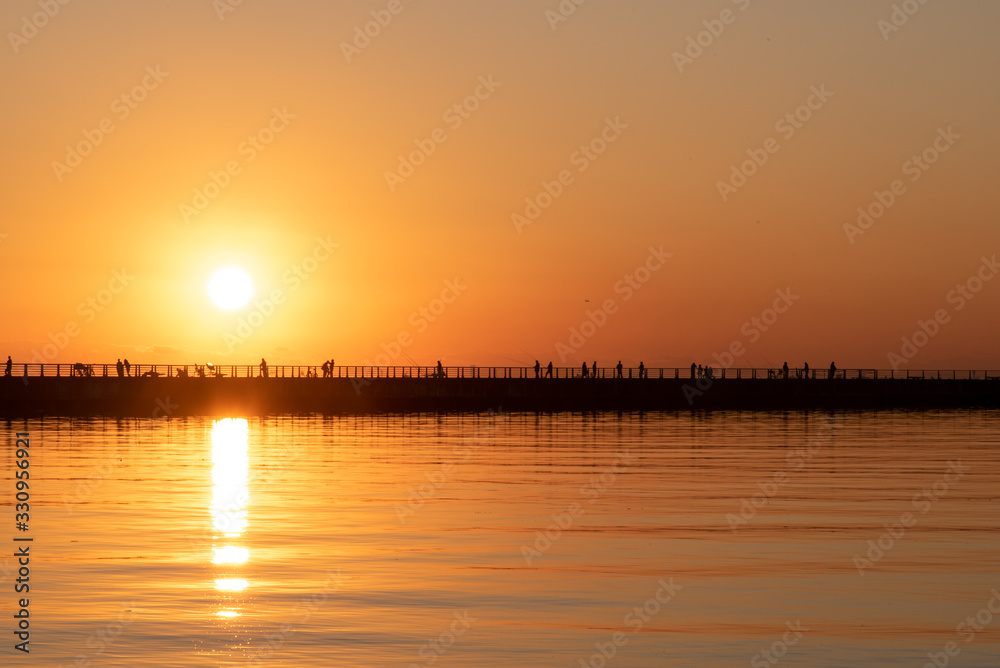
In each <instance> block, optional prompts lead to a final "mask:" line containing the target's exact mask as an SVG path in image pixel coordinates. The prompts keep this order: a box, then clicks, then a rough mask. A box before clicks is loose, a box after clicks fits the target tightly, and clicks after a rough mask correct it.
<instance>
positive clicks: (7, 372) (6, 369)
mask: <svg viewBox="0 0 1000 668" xmlns="http://www.w3.org/2000/svg"><path fill="white" fill-rule="evenodd" d="M13 369H14V362H13V361H12V360H11V359H10V355H7V366H5V367H4V370H3V375H5V376H7V377H8V378H9V377H10V374H11V371H12V370H13Z"/></svg>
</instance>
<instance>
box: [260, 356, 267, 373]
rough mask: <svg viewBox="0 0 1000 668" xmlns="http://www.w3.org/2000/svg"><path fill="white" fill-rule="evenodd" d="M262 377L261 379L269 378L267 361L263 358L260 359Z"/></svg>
mask: <svg viewBox="0 0 1000 668" xmlns="http://www.w3.org/2000/svg"><path fill="white" fill-rule="evenodd" d="M260 376H261V378H267V360H265V359H264V358H263V357H261V358H260Z"/></svg>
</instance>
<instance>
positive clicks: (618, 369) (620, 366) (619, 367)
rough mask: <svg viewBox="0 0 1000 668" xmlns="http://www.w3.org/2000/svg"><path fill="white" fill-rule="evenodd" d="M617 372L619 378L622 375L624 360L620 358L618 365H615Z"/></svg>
mask: <svg viewBox="0 0 1000 668" xmlns="http://www.w3.org/2000/svg"><path fill="white" fill-rule="evenodd" d="M615 372H616V373H617V374H618V377H619V378H621V377H622V361H621V360H618V366H616V367H615Z"/></svg>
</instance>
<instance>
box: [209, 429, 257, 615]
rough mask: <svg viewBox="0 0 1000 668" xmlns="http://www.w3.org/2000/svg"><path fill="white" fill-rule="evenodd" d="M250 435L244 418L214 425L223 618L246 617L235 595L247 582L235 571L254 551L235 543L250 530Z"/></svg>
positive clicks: (215, 525) (216, 559)
mask: <svg viewBox="0 0 1000 668" xmlns="http://www.w3.org/2000/svg"><path fill="white" fill-rule="evenodd" d="M249 431H250V430H249V424H248V423H247V421H246V420H244V419H242V418H226V419H224V420H217V421H215V422H214V423H213V424H212V503H211V505H210V507H209V511H210V513H211V517H212V529H213V530H214V531H215V532H216V533H217V536H216V540H219V541H220V542H221V545H218V546H216V547H213V548H212V553H213V557H212V563H213V564H217V565H220V566H224V568H221V569H220V572H218V573H217V574H218V575H219V577H218V578H217V579H216V580H215V589H216V590H217V591H218V592H219V593H220V599H219V604H220V606H221V607H222V609H220V610H217V611H216V613H215V614H216V616H218V617H222V618H233V617H239V616H240V615H241V614H242V613H241V612H240V610H239V607H238V605H237V603H238V600H237V599H236V598H235V596H234V595H235V594H239V593H240V592H242V591H244V590H245V589H246V588H247V586H248V583H247V581H246V580H245V579H243V578H240V577H236V576H237V575H239V573H238V572H235V571H237V570H238V567H239V566H240V565H242V564H245V563H246V562H247V561H249V559H250V550H248V549H247V548H245V547H240V546H238V545H233V544H232V543H233V542H234V539H236V538H239V537H240V536H241V535H242V534H243V532H244V531H246V529H247V526H248V521H247V505H248V504H249V502H250V488H249V487H248V485H247V483H248V480H249V477H250V457H249V454H248V450H249V446H248V444H247V439H248V436H249Z"/></svg>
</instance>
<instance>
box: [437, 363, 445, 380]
mask: <svg viewBox="0 0 1000 668" xmlns="http://www.w3.org/2000/svg"><path fill="white" fill-rule="evenodd" d="M437 377H438V378H444V367H443V366H441V360H438V366H437Z"/></svg>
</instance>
